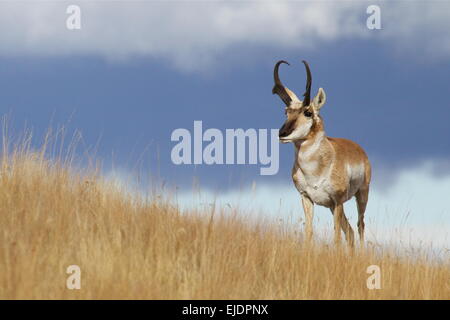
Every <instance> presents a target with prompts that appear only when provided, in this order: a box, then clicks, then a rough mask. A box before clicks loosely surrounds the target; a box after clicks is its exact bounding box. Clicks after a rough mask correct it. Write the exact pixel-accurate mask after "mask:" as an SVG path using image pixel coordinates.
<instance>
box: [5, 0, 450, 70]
mask: <svg viewBox="0 0 450 320" xmlns="http://www.w3.org/2000/svg"><path fill="white" fill-rule="evenodd" d="M77 3H78V4H80V6H81V9H82V30H80V31H69V30H67V29H66V18H67V14H66V7H67V6H68V5H69V4H72V3H68V2H65V1H62V2H59V3H57V2H53V1H50V2H46V1H36V3H30V2H28V1H27V2H12V1H7V2H0V29H1V30H2V32H1V33H0V43H1V47H0V54H1V55H15V54H32V55H36V54H44V55H49V54H57V55H63V54H95V55H99V56H102V57H105V58H107V59H123V58H125V59H126V58H129V57H130V56H133V55H145V56H152V57H156V58H163V59H165V60H167V61H168V62H170V63H173V64H175V65H176V66H177V67H179V68H181V69H184V70H193V69H197V68H203V67H205V66H208V64H211V63H214V62H215V61H216V60H217V59H218V58H220V56H221V55H224V54H225V53H226V51H227V50H239V48H241V47H246V46H252V45H257V46H263V47H274V48H288V49H289V48H302V49H304V48H317V47H318V46H319V44H320V43H323V42H327V41H336V40H340V39H343V38H364V37H370V36H372V35H374V34H375V33H374V32H380V33H381V34H380V36H379V37H376V38H377V39H384V40H386V41H387V42H388V43H391V44H393V45H394V46H395V47H397V48H399V47H401V48H403V47H405V48H407V49H408V50H409V49H410V48H415V50H418V51H424V52H426V53H429V54H431V55H434V56H438V55H444V56H448V54H450V44H449V43H450V41H449V31H448V30H449V29H450V10H448V9H450V5H448V4H446V3H441V2H437V3H433V4H428V3H427V2H423V3H405V2H403V3H399V4H389V5H388V4H384V3H382V26H383V28H384V29H383V30H381V31H369V30H368V29H367V28H366V27H365V19H366V17H367V14H366V7H367V6H368V5H369V4H371V3H369V2H365V1H334V2H329V1H325V2H322V1H320V2H318V1H316V2H313V1H299V2H294V1H290V2H284V1H277V2H275V1H248V2H247V1H212V2H206V1H186V2H179V1H176V2H171V1H168V2H161V1H156V2H153V1H149V2H147V3H145V2H140V1H138V2H133V1H131V2H128V3H127V2H125V1H123V2H114V1H107V2H89V1H86V2H82V1H78V2H77ZM446 9H447V10H446ZM418 18H419V19H418ZM418 42H419V43H418Z"/></svg>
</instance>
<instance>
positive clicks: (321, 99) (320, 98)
mask: <svg viewBox="0 0 450 320" xmlns="http://www.w3.org/2000/svg"><path fill="white" fill-rule="evenodd" d="M326 101H327V95H326V94H325V90H323V88H319V91H318V92H317V95H316V96H315V97H314V100H313V103H314V108H315V109H317V110H320V108H322V107H323V105H324V104H325V102H326Z"/></svg>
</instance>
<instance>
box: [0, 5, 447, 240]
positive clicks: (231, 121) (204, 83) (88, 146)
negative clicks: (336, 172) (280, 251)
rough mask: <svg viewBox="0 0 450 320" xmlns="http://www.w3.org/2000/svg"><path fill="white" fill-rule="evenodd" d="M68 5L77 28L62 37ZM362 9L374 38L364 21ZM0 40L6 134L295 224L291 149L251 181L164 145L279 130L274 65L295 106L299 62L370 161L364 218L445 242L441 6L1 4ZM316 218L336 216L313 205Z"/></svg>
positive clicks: (333, 122) (245, 173)
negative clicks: (180, 161) (51, 141)
mask: <svg viewBox="0 0 450 320" xmlns="http://www.w3.org/2000/svg"><path fill="white" fill-rule="evenodd" d="M72 4H77V5H78V6H79V8H80V9H81V29H79V30H69V29H68V28H67V26H66V23H67V19H68V17H69V16H70V15H71V14H70V13H69V14H68V13H67V12H66V10H67V8H68V6H69V5H72ZM373 4H376V5H378V6H379V8H380V10H381V11H380V12H381V15H380V17H381V29H379V30H370V29H368V28H367V25H366V20H367V18H368V17H369V16H370V14H368V13H367V12H366V10H367V7H368V6H369V5H373ZM0 30H2V31H1V32H0V113H1V115H8V118H9V122H10V131H11V132H12V134H14V133H15V134H19V133H20V132H21V131H22V130H23V128H25V127H27V128H32V129H33V132H34V133H35V142H36V144H38V143H39V141H40V137H42V136H43V135H44V134H45V132H46V131H47V130H48V128H49V127H50V126H53V127H57V126H60V125H64V126H65V127H66V128H67V132H69V135H70V132H73V131H74V130H79V132H81V134H82V143H81V144H80V146H79V147H78V149H77V150H78V152H79V155H80V158H82V157H83V153H84V151H86V150H88V152H94V151H95V154H96V156H97V157H98V158H99V159H101V160H102V161H103V170H104V174H105V176H108V177H111V178H112V179H118V180H121V181H130V180H132V179H134V178H135V177H136V175H138V176H139V177H145V178H144V179H141V180H144V181H145V182H144V183H143V184H142V186H141V187H142V188H148V187H149V183H150V184H151V183H153V182H154V181H157V183H158V184H163V185H164V186H165V188H167V189H168V190H176V191H175V193H176V195H177V198H178V199H179V200H178V201H180V203H181V204H182V205H183V206H185V207H189V206H190V205H192V201H194V200H195V199H197V198H196V196H195V195H194V196H193V195H192V188H193V186H194V187H195V190H198V189H199V188H200V189H201V190H202V194H203V196H202V197H203V198H205V197H206V198H207V199H206V200H205V199H202V200H199V199H197V200H199V201H201V202H202V203H205V201H206V202H211V201H212V199H216V200H217V199H219V200H220V201H222V202H223V203H230V202H233V203H239V204H240V205H242V206H247V205H249V204H251V205H253V206H259V207H261V208H262V209H261V210H263V209H264V210H265V211H267V212H268V213H269V214H272V216H278V215H281V216H283V217H286V216H287V215H289V214H291V213H293V214H295V215H296V216H298V217H302V215H303V214H302V210H301V208H300V202H299V197H298V194H297V193H296V190H295V188H294V187H293V184H292V181H291V178H290V173H291V167H292V162H293V152H294V151H293V146H291V145H284V144H283V145H279V170H278V172H277V173H276V174H274V175H266V176H262V175H260V167H261V165H260V164H256V165H250V164H245V165H236V164H234V165H226V164H224V165H218V164H215V165H206V164H202V165H193V164H191V165H176V164H174V163H173V161H172V159H171V151H172V149H173V147H174V146H175V145H176V142H174V141H171V135H172V133H173V132H174V130H176V129H179V128H185V129H187V130H189V131H190V132H191V133H193V127H194V121H202V125H203V129H204V131H205V130H206V129H208V128H216V129H219V130H220V132H223V133H224V134H225V130H226V129H237V128H242V129H249V128H253V129H256V130H260V129H267V130H270V129H278V128H280V127H281V125H282V124H283V121H284V112H283V104H282V102H281V101H280V100H279V98H278V97H277V96H274V95H272V93H271V89H272V86H273V66H274V64H275V62H276V61H278V60H280V59H284V60H287V61H289V62H290V63H291V65H290V66H286V65H283V66H282V68H281V69H280V75H281V78H282V80H283V82H284V83H285V84H286V85H287V86H288V87H289V88H290V89H291V90H294V91H295V92H297V95H301V94H302V93H303V90H304V86H305V71H304V68H303V65H302V64H301V60H303V59H304V60H307V61H308V62H309V64H310V66H311V70H312V73H313V86H312V87H313V89H312V90H313V92H314V94H315V93H316V92H317V90H318V88H319V87H323V88H324V89H325V91H326V94H327V102H326V105H325V106H324V107H323V108H322V110H321V115H322V117H323V118H324V122H325V130H326V132H327V134H328V135H329V136H333V137H345V138H349V139H352V140H354V141H356V142H358V143H359V144H360V145H362V146H363V148H364V149H365V150H366V152H367V153H368V155H369V158H370V159H371V162H372V166H373V182H372V190H373V191H372V194H371V197H370V198H369V199H370V200H369V207H368V211H367V216H368V219H372V221H373V225H382V226H385V225H387V224H388V225H389V226H390V227H392V228H394V229H395V228H396V227H398V226H399V225H401V224H402V223H404V220H405V219H406V217H407V221H408V222H409V224H408V226H410V227H411V228H413V229H414V228H415V229H417V230H419V231H417V232H416V233H414V232H413V233H411V232H410V233H409V236H411V234H416V235H421V236H417V238H418V241H420V240H421V239H424V238H427V237H429V236H430V235H435V237H438V238H437V239H436V241H435V242H437V243H440V245H443V246H447V247H448V243H449V242H448V230H449V226H450V221H449V220H450V215H449V214H450V212H449V211H450V210H449V209H448V204H447V202H446V199H447V197H448V196H446V195H447V194H448V192H449V191H450V139H449V137H450V125H449V124H448V119H449V118H450V97H449V95H448V93H449V89H450V85H449V81H448V78H449V72H450V3H449V2H446V1H408V2H407V1H396V2H392V1H390V2H387V1H369V2H368V1H277V2H275V1H213V2H206V1H130V2H127V1H75V2H66V1H20V2H14V1H0ZM205 144H206V143H205ZM205 144H204V145H205ZM141 182H142V181H141ZM195 201H196V200H195ZM280 203H282V204H283V205H280ZM348 207H349V209H348V210H349V211H348V214H349V216H350V217H351V218H350V219H354V218H355V217H356V214H355V212H354V211H355V210H354V204H349V205H348ZM346 208H347V206H346ZM258 210H259V209H258ZM264 210H263V211H264ZM316 219H319V220H323V221H326V223H330V222H331V215H330V214H329V212H328V211H327V210H323V209H318V211H317V214H316ZM351 221H353V222H354V221H355V220H351ZM319 224H320V222H319ZM433 228H434V229H433ZM381 229H383V228H381ZM430 230H432V231H430ZM385 233H386V232H385ZM436 234H437V235H436ZM413 237H415V236H413Z"/></svg>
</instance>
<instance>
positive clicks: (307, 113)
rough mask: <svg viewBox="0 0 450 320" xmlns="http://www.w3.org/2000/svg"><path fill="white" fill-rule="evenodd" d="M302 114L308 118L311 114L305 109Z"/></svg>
mask: <svg viewBox="0 0 450 320" xmlns="http://www.w3.org/2000/svg"><path fill="white" fill-rule="evenodd" d="M303 114H304V115H305V117H308V118H310V117H311V116H312V112H309V111H305V112H303Z"/></svg>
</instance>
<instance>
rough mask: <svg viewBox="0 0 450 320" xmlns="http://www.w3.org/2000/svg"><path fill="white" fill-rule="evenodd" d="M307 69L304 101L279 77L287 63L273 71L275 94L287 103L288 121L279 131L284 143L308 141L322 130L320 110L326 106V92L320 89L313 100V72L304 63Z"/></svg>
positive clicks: (273, 90)
mask: <svg viewBox="0 0 450 320" xmlns="http://www.w3.org/2000/svg"><path fill="white" fill-rule="evenodd" d="M302 62H303V64H304V65H305V68H306V91H305V93H304V94H303V98H304V99H303V101H302V100H300V99H299V98H298V97H297V96H296V95H295V93H294V92H292V91H291V90H289V89H288V88H287V87H285V86H284V85H283V83H282V82H281V80H280V77H279V75H278V69H279V67H280V65H281V64H282V63H285V64H287V65H289V63H288V62H286V61H283V60H281V61H278V62H277V63H276V65H275V68H274V71H273V77H274V81H275V85H274V87H273V89H272V93H273V94H277V95H278V96H279V97H280V98H281V100H282V101H283V102H284V103H285V105H286V108H285V114H286V117H287V119H286V121H285V122H284V124H283V126H282V127H281V128H280V131H279V139H280V141H281V142H282V143H288V142H296V141H300V140H305V139H307V138H308V137H309V136H310V135H311V133H312V132H313V131H314V130H317V128H322V119H321V118H320V116H319V111H320V108H322V106H323V105H324V104H325V101H326V95H325V91H324V90H323V89H322V88H320V89H319V91H318V93H317V95H316V96H315V98H314V99H312V100H311V82H312V77H311V70H310V69H309V65H308V62H306V61H305V60H303V61H302Z"/></svg>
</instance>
